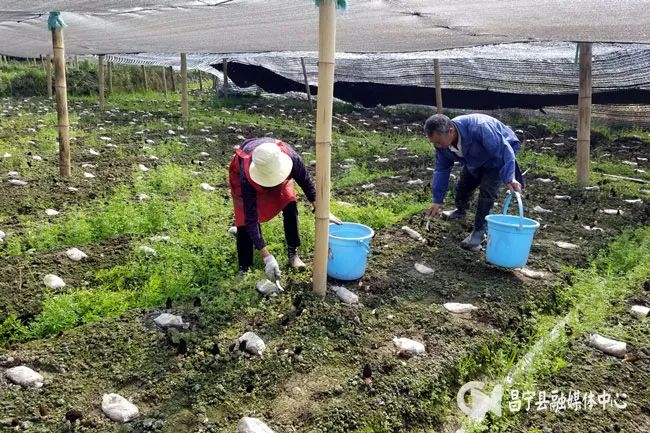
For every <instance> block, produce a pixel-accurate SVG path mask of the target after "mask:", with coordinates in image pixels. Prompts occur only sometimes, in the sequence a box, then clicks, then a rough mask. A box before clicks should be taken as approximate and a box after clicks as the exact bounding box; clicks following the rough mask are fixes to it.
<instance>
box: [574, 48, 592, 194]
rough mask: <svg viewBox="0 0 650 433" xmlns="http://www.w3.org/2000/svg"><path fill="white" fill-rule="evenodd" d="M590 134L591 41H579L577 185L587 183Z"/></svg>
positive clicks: (585, 184)
mask: <svg viewBox="0 0 650 433" xmlns="http://www.w3.org/2000/svg"><path fill="white" fill-rule="evenodd" d="M590 136H591V42H580V90H579V92H578V143H577V145H578V148H577V152H576V165H577V170H576V171H577V181H578V186H587V185H589V145H590Z"/></svg>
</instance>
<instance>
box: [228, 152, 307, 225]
mask: <svg viewBox="0 0 650 433" xmlns="http://www.w3.org/2000/svg"><path fill="white" fill-rule="evenodd" d="M276 144H277V145H278V147H280V150H281V151H282V152H284V153H286V154H287V155H289V152H288V150H287V148H286V146H285V145H284V143H283V142H282V141H280V140H276ZM252 157H253V155H252V151H251V152H248V153H247V152H245V151H243V150H242V149H241V148H240V149H237V152H236V153H235V155H234V156H233V158H232V161H230V169H229V170H228V175H229V181H230V194H231V195H232V201H233V205H234V208H235V225H236V226H243V225H245V224H246V222H245V220H246V217H245V214H244V199H243V198H242V193H241V173H240V171H241V170H240V160H241V161H243V169H244V175H245V176H246V180H248V183H250V184H251V185H252V186H253V188H254V189H255V192H256V193H257V220H258V222H261V223H264V222H267V221H269V220H271V219H273V218H275V216H276V215H277V214H279V213H280V212H282V209H284V208H285V207H286V206H287V205H288V204H289V203H291V202H294V201H296V191H295V189H294V187H293V179H287V180H285V181H284V182H282V183H281V184H280V185H277V186H274V187H273V188H263V187H262V186H260V185H258V184H257V183H255V182H254V181H253V179H251V176H250V171H249V167H250V164H251V159H252Z"/></svg>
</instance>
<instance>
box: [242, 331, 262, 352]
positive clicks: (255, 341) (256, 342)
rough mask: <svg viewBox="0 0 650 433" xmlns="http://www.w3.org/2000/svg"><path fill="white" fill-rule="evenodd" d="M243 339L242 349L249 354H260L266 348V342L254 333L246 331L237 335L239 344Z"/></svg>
mask: <svg viewBox="0 0 650 433" xmlns="http://www.w3.org/2000/svg"><path fill="white" fill-rule="evenodd" d="M243 341H245V342H246V343H245V345H244V350H245V351H246V352H248V353H250V354H251V355H262V353H264V350H265V349H266V344H264V340H262V339H261V338H260V337H259V336H258V335H257V334H256V333H254V332H250V331H248V332H246V333H244V335H242V336H241V337H239V344H241V343H242V342H243Z"/></svg>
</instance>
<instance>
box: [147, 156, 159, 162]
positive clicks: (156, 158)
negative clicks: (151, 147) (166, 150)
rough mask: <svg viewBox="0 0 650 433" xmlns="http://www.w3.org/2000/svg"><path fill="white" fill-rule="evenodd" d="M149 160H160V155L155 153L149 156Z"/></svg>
mask: <svg viewBox="0 0 650 433" xmlns="http://www.w3.org/2000/svg"><path fill="white" fill-rule="evenodd" d="M149 161H158V157H157V156H155V155H150V156H149Z"/></svg>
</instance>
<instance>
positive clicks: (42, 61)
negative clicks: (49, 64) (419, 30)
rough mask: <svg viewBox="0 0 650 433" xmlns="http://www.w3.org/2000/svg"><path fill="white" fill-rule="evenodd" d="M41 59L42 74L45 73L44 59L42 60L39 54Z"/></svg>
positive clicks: (41, 55)
mask: <svg viewBox="0 0 650 433" xmlns="http://www.w3.org/2000/svg"><path fill="white" fill-rule="evenodd" d="M40 58H41V68H43V72H44V73H47V70H46V69H45V59H44V58H43V54H40Z"/></svg>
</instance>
